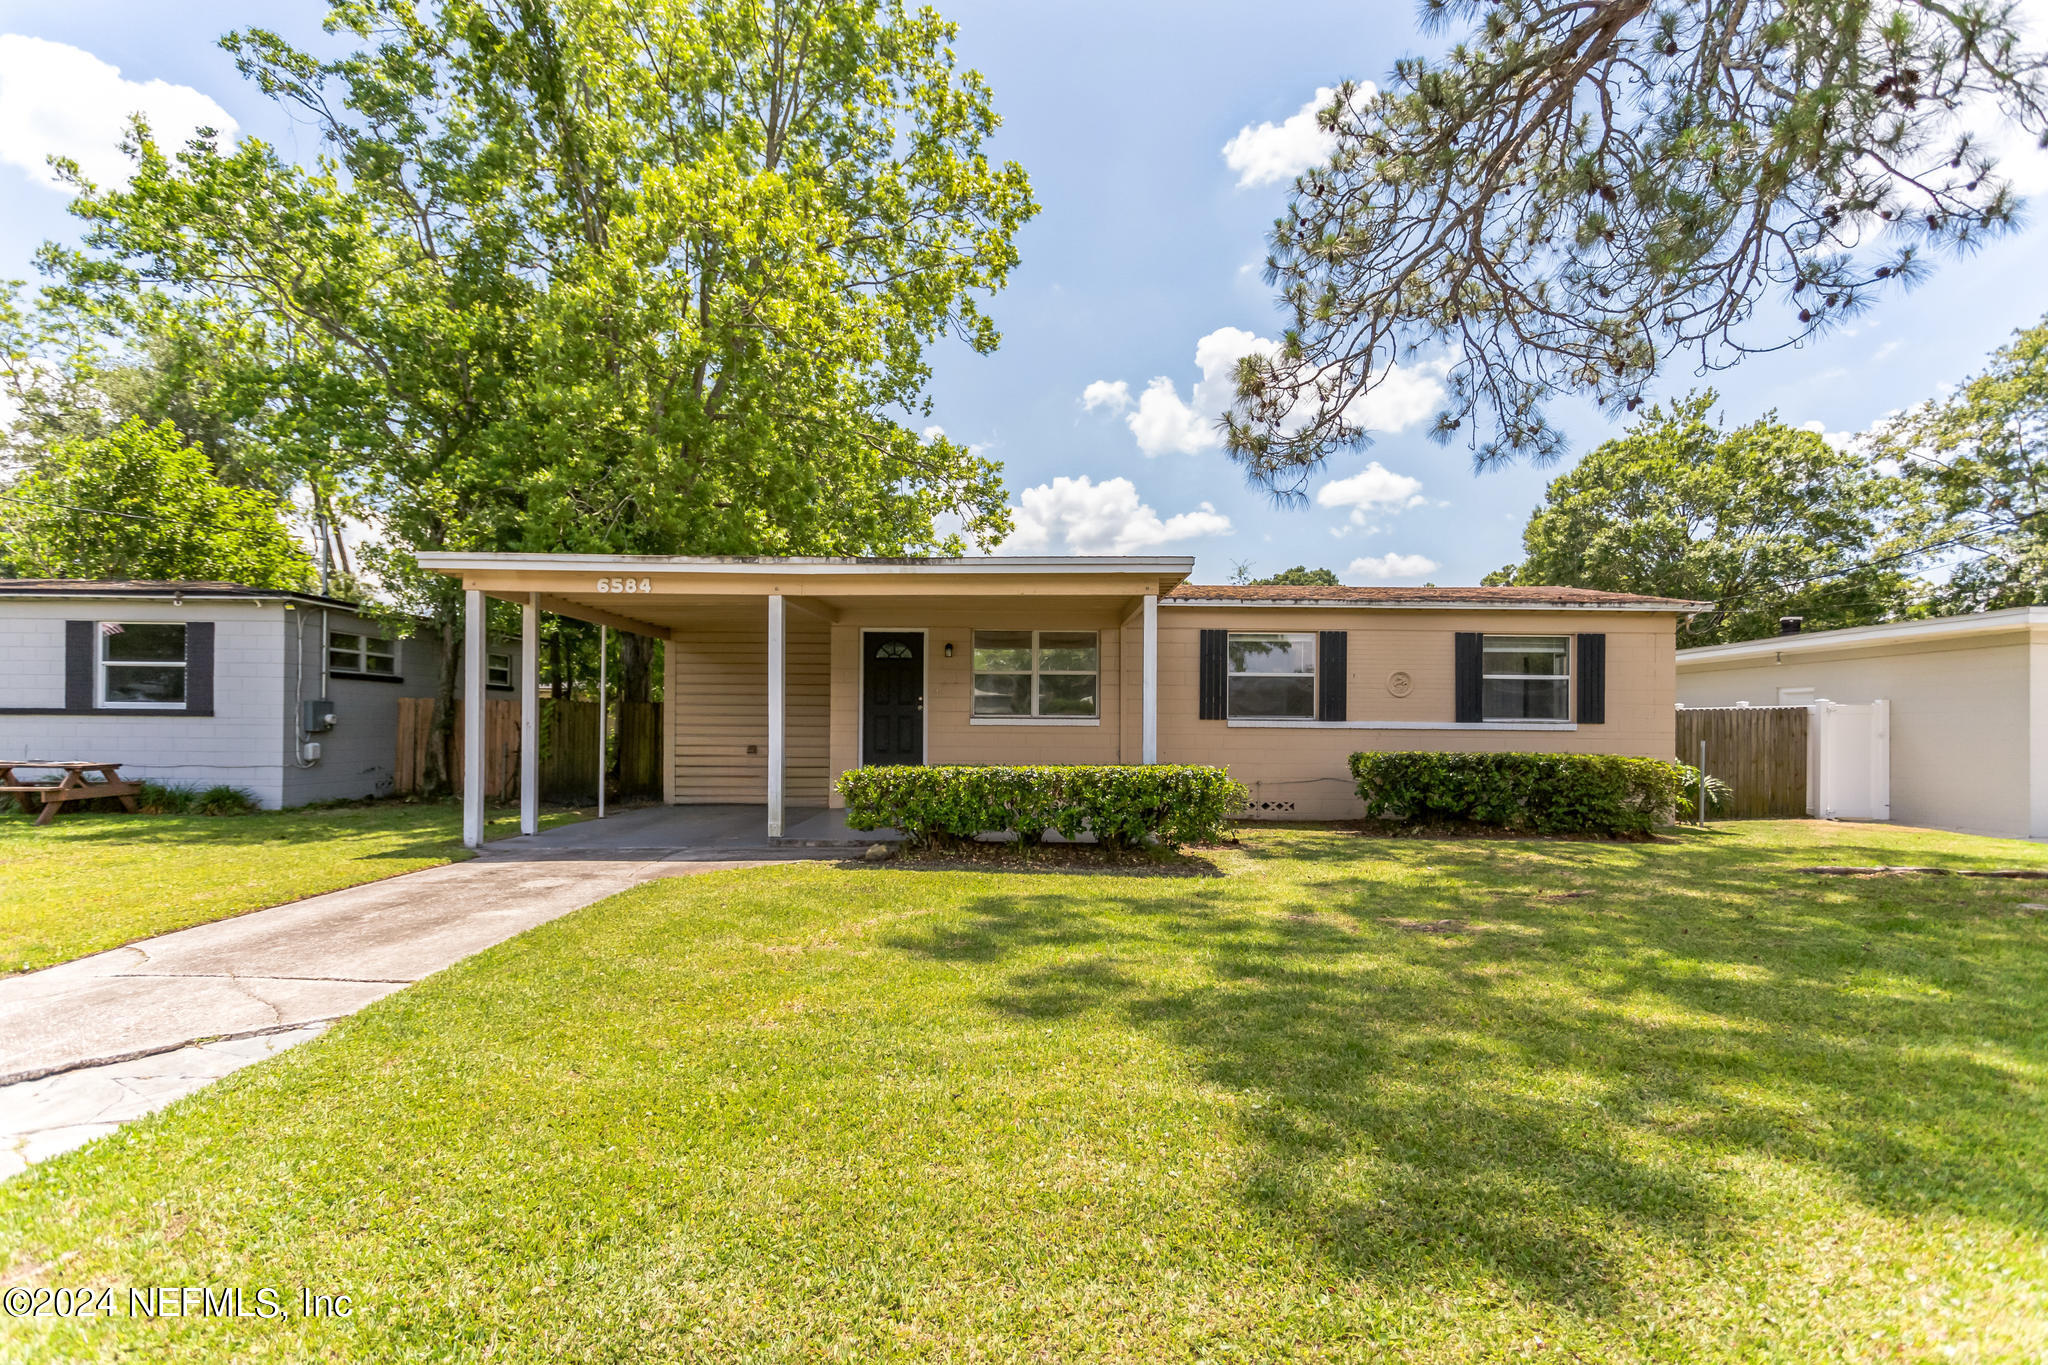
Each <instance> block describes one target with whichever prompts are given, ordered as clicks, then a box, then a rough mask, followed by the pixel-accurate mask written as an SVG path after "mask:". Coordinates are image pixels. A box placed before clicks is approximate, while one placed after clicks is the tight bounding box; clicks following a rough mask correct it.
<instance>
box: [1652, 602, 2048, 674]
mask: <svg viewBox="0 0 2048 1365" xmlns="http://www.w3.org/2000/svg"><path fill="white" fill-rule="evenodd" d="M2036 626H2042V627H2048V607H2006V608H2004V609H2003V610H2000V611H1980V612H1972V613H1970V614H1969V615H1967V616H1930V617H1927V618H1925V619H1923V620H1919V621H1887V622H1885V623H1884V624H1882V625H1876V626H1844V627H1842V628H1841V629H1840V630H1812V631H1800V632H1799V633H1798V634H1796V635H1766V636H1764V637H1763V638H1762V639H1759V640H1738V641H1736V642H1734V643H1733V644H1726V645H1698V646H1696V647H1694V648H1692V649H1681V650H1679V651H1678V666H1679V667H1680V668H1684V667H1685V666H1686V665H1688V664H1693V665H1700V664H1713V663H1740V662H1743V661H1746V660H1749V659H1761V658H1767V657H1771V656H1775V655H1778V654H1824V653H1828V652H1830V651H1833V650H1844V649H1868V648H1871V647H1873V646H1883V645H1888V644H1902V645H1903V644H1920V643H1924V642H1927V641H1931V640H1942V639H1960V638H1963V637H1967V636H1971V635H1997V634H2002V633H2004V632H2007V631H2012V632H2019V631H2025V630H2029V629H2032V628H2033V627H2036Z"/></svg>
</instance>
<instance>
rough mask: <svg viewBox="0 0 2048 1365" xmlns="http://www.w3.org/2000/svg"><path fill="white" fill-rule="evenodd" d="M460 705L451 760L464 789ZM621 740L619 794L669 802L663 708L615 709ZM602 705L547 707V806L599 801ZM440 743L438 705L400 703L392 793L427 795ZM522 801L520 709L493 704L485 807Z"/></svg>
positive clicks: (543, 743) (488, 715)
mask: <svg viewBox="0 0 2048 1365" xmlns="http://www.w3.org/2000/svg"><path fill="white" fill-rule="evenodd" d="M466 709H467V708H466V707H465V706H464V704H463V703H462V702H460V701H458V702H456V703H455V734H454V737H453V744H452V751H451V753H450V754H449V766H448V773H449V778H450V780H451V782H453V783H454V784H455V785H457V786H458V787H459V786H460V785H461V778H460V774H461V769H462V738H463V724H464V720H465V716H464V712H465V710H466ZM613 710H614V712H615V716H614V718H613V719H614V723H615V725H616V727H617V733H616V736H615V737H614V739H613V741H612V747H611V750H610V751H609V752H608V753H607V755H606V759H607V762H608V763H610V764H611V766H612V772H613V774H614V777H613V781H612V792H613V793H614V794H615V795H617V796H620V797H628V796H660V795H661V704H660V703H659V702H630V701H629V702H617V703H615V704H614V706H613ZM597 719H598V710H597V703H596V702H594V701H555V700H552V699H543V700H542V701H541V704H540V794H541V799H542V800H546V801H563V802H587V801H592V800H595V799H596V797H597ZM433 736H434V699H433V698H432V697H401V698H399V701H398V754H397V758H396V762H395V763H394V765H393V773H392V786H393V788H394V789H395V790H396V791H397V792H398V794H399V795H401V796H403V795H409V794H411V793H413V792H417V791H419V790H420V788H421V785H422V783H423V782H424V781H425V777H426V770H427V750H428V746H429V745H430V744H431V743H432V742H433ZM518 793H519V702H518V701H517V700H516V699H514V698H509V697H492V698H489V699H488V700H486V701H485V703H484V799H485V800H487V801H510V800H511V799H512V798H513V797H515V796H517V795H518Z"/></svg>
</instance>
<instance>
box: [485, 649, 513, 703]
mask: <svg viewBox="0 0 2048 1365" xmlns="http://www.w3.org/2000/svg"><path fill="white" fill-rule="evenodd" d="M514 658H515V656H514V655H513V653H512V651H511V650H509V649H508V650H504V651H502V652H501V651H499V650H495V649H490V648H486V649H485V650H484V686H485V687H486V688H492V687H495V688H497V689H498V690H499V691H501V692H503V691H517V690H518V689H519V670H518V669H517V668H516V667H514ZM500 659H503V660H504V661H505V681H503V682H501V683H498V682H492V681H491V674H493V673H495V672H496V671H497V664H498V660H500Z"/></svg>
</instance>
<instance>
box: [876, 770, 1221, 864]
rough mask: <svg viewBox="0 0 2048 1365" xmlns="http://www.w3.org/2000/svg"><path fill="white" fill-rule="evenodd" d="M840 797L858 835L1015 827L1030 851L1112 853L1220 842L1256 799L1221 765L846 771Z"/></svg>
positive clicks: (922, 835) (935, 835)
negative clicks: (1041, 845) (1086, 837)
mask: <svg viewBox="0 0 2048 1365" xmlns="http://www.w3.org/2000/svg"><path fill="white" fill-rule="evenodd" d="M839 794H840V795H841V796H843V797H845V798H846V823H847V825H848V826H850V827H851V828H853V829H881V828H884V827H886V826H894V827H895V828H897V829H900V830H902V831H903V834H904V837H905V838H907V839H909V840H910V841H911V842H912V843H917V844H925V843H930V842H932V841H933V840H935V839H971V838H973V837H974V836H975V835H977V834H992V833H996V832H998V831H1001V830H1014V831H1016V834H1017V837H1018V838H1019V839H1020V840H1021V841H1023V842H1024V843H1027V844H1031V843H1037V842H1038V841H1039V840H1041V839H1043V838H1044V837H1045V835H1046V834H1047V832H1049V831H1050V832H1056V833H1058V834H1059V836H1060V837H1061V838H1063V839H1075V838H1079V837H1080V836H1081V835H1083V834H1092V835H1094V836H1095V838H1096V839H1097V840H1098V841H1099V842H1101V843H1102V844H1105V845H1107V846H1109V847H1111V848H1134V847H1137V846H1138V845H1141V844H1144V843H1147V842H1149V841H1151V840H1154V839H1156V840H1158V841H1159V842H1161V843H1164V844H1169V845H1172V844H1191V843H1203V842H1206V841H1208V840H1212V839H1216V838H1218V837H1220V836H1221V835H1222V833H1223V822H1224V820H1225V819H1226V818H1228V817H1229V816H1230V815H1231V814H1233V813H1234V812H1236V811H1239V810H1242V809H1243V808H1244V803H1245V800H1246V798H1247V795H1248V793H1247V792H1246V791H1245V789H1244V787H1243V785H1242V784H1240V783H1237V782H1233V781H1232V780H1231V778H1230V774H1229V773H1227V772H1225V771H1224V770H1223V769H1221V768H1204V767H1195V766H1173V765H1159V764H1155V765H1152V766H1149V767H1127V766H1114V767H1112V766H1095V767H1079V766H1075V767H1053V766H1032V767H1016V768H968V767H957V768H948V767H936V768H856V769H853V770H851V771H849V772H845V773H842V774H840V777H839Z"/></svg>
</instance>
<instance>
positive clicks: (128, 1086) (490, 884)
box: [0, 826, 790, 1178]
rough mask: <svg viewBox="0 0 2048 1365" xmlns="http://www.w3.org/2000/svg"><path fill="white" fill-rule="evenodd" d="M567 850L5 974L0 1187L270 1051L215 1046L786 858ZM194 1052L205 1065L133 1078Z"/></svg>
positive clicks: (409, 878)
mask: <svg viewBox="0 0 2048 1365" xmlns="http://www.w3.org/2000/svg"><path fill="white" fill-rule="evenodd" d="M569 828H576V827H575V826H571V827H569ZM580 842H581V841H575V843H580ZM575 843H571V845H570V846H569V847H557V846H556V844H555V842H554V841H551V840H549V838H548V836H547V835H545V834H544V835H539V836H536V837H535V838H533V839H530V840H519V841H517V842H516V843H514V842H513V841H509V840H508V841H503V842H501V843H498V844H494V845H492V846H491V847H490V848H489V849H488V850H487V851H486V852H485V853H484V855H483V856H481V857H479V858H476V859H474V860H472V861H470V862H464V863H454V864H450V865H448V866H446V867H436V868H429V869H427V870H425V871H422V872H412V873H408V874H406V875H404V876H400V877H392V878H390V879H388V880H385V881H381V882H372V883H370V884H368V885H366V886H355V887H349V888H347V889H346V890H342V891H331V892H328V893H327V894H325V895H321V896H313V897H310V898H308V899H306V900H302V901H295V902H293V903H291V904H289V905H280V906H275V907H273V908H271V909H268V910H256V911H251V912H250V913H248V914H246V915H238V916H236V917H234V918H232V919H224V920H216V921H214V922H213V923H211V924H200V925H195V926H193V927H192V928H190V929H181V930H178V931H177V932H176V933H171V934H164V935H162V936H160V937H158V938H152V939H144V940H142V941H141V942H139V943H132V944H129V945H127V946H126V947H122V948H115V949H113V950H111V951H109V952H104V953H98V954H95V955H94V956H92V957H87V958H81V959H79V960H78V961H75V962H66V963H62V964H60V965H58V966H55V967H49V968H46V969H44V970H42V971H39V972H30V973H27V974H24V975H21V976H16V977H9V978H5V979H0V1178H4V1177H5V1176H6V1175H9V1174H11V1173H12V1171H13V1170H14V1169H18V1168H19V1167H20V1166H21V1165H23V1164H26V1162H27V1161H28V1160H34V1159H39V1158H40V1157H42V1156H47V1155H51V1154H52V1151H50V1150H46V1149H47V1148H50V1147H51V1146H52V1140H51V1136H50V1135H51V1133H52V1130H53V1129H57V1128H64V1129H73V1128H81V1126H82V1127H83V1128H92V1131H82V1128H81V1135H79V1136H78V1137H77V1141H78V1142H83V1141H86V1140H88V1139H89V1138H91V1137H94V1136H97V1135H98V1133H99V1132H100V1131H105V1129H104V1128H103V1127H96V1126H95V1125H96V1124H98V1123H101V1122H108V1123H112V1122H120V1121H123V1120H125V1119H127V1118H134V1117H138V1116H139V1113H141V1112H148V1110H150V1109H156V1108H161V1107H162V1106H163V1105H165V1104H168V1103H170V1102H171V1100H173V1099H176V1098H178V1097H179V1096H180V1095H183V1094H187V1093H189V1092H190V1091H191V1090H194V1089H197V1088H198V1087H199V1086H201V1085H204V1084H206V1083H207V1082H208V1081H210V1080H213V1079H216V1078H217V1077H218V1076H219V1075H223V1074H225V1071H224V1070H222V1069H221V1062H222V1060H223V1059H231V1058H239V1060H237V1061H235V1062H234V1064H235V1065H243V1064H246V1063H247V1062H249V1061H255V1060H258V1059H260V1058H261V1057H262V1056H264V1055H267V1050H266V1048H264V1047H260V1046H257V1047H248V1048H243V1049H239V1050H236V1049H227V1050H221V1049H219V1048H218V1047H217V1045H218V1044H219V1043H220V1042H221V1041H223V1040H228V1041H232V1040H238V1039H253V1038H261V1037H265V1036H270V1035H284V1034H295V1035H297V1036H296V1037H295V1038H294V1039H293V1041H298V1040H299V1039H302V1038H305V1037H310V1036H312V1035H311V1033H308V1032H303V1030H307V1029H308V1028H310V1027H313V1026H318V1025H323V1024H325V1023H326V1022H328V1021H330V1020H333V1019H336V1018H339V1017H341V1016H342V1015H346V1014H351V1013H354V1012H355V1011H356V1010H359V1009H361V1008H362V1007H363V1006H365V1005H367V1004H369V1003H370V1002H371V1001H373V1000H377V999H381V998H382V997H384V996H386V995H389V994H391V993H392V992H393V991H396V990H398V989H400V988H401V987H403V986H406V985H409V984H410V983H412V982H414V981H417V980H419V979H420V978H421V977H424V976H427V975H429V974H430V973H433V972H437V971H439V970H441V969H442V968H443V967H446V966H449V965H450V964H452V963H455V962H459V961H461V960H462V959H463V958H465V957H468V956H469V955H470V954H472V953H476V952H480V951H482V950H483V949H485V948H488V947H490V946H491V945H492V944H495V943H500V942H502V941H504V940H505V939H508V938H510V937H512V936H513V935H514V934H518V933H522V932H524V931H525V930H527V929H531V928H533V927H534V926H535V925H539V924H545V923H546V922H547V921H549V920H551V919H555V918H557V917H559V916H561V915H565V914H568V913H569V912H570V911H572V910H579V909H581V908H582V907H584V906H586V905H590V904H592V903H593V902H596V901H599V900H602V899H604V898H605V897H606V896H610V895H613V894H615V893H617V892H619V891H623V890H625V889H626V888H628V887H631V886H635V885H637V884H639V883H640V882H643V881H647V880H649V879H651V878H656V877H670V876H687V875H690V874H692V873H697V872H707V871H713V870H717V869H722V868H735V867H758V866H762V865H763V864H766V863H772V862H782V861H789V860H790V855H788V854H786V853H785V854H777V853H771V852H767V851H765V850H763V851H760V852H759V853H758V855H756V856H748V851H747V850H742V849H738V848H733V847H722V848H718V849H715V850H710V849H707V850H703V851H701V852H699V851H695V850H683V851H679V852H671V853H665V854H659V855H653V856H650V855H645V854H643V855H641V856H640V857H638V858H635V857H633V856H632V855H631V853H629V852H628V851H627V850H624V849H619V850H616V851H613V852H611V853H610V856H608V857H602V856H593V855H594V854H596V853H597V852H598V851H597V850H594V849H586V848H582V847H577V846H575ZM202 1041H204V1042H205V1043H206V1044H207V1045H208V1046H210V1047H214V1048H215V1054H214V1055H210V1056H208V1057H207V1058H205V1059H202V1060H200V1061H192V1060H191V1059H189V1058H188V1059H187V1061H186V1062H183V1063H175V1064H173V1063H166V1064H164V1065H162V1066H158V1067H154V1068H141V1069H140V1070H137V1069H136V1068H135V1067H134V1066H133V1063H134V1062H135V1061H136V1060H137V1059H142V1058H150V1057H161V1056H164V1055H166V1054H172V1053H177V1052H180V1051H181V1050H185V1049H188V1048H189V1047H190V1046H191V1045H193V1044H197V1043H201V1042H202ZM280 1041H282V1039H280ZM114 1067H125V1068H127V1069H126V1070H121V1071H114V1070H109V1068H114ZM226 1069H227V1070H232V1069H233V1067H232V1066H228V1067H227V1068H226ZM130 1070H137V1074H136V1075H134V1076H130V1075H128V1071H130ZM95 1073H104V1074H95ZM180 1078H184V1080H188V1081H189V1083H183V1082H181V1079H180ZM145 1080H146V1081H147V1084H146V1085H142V1084H138V1082H141V1081H145ZM110 1084H113V1085H115V1088H114V1089H109V1088H108V1087H109V1086H110ZM144 1092H146V1096H144ZM124 1096H125V1097H127V1098H126V1099H123V1102H122V1104H121V1105H119V1106H116V1108H115V1109H109V1108H107V1107H106V1106H105V1105H99V1106H98V1107H95V1105H96V1099H95V1097H107V1098H109V1102H110V1103H111V1101H112V1100H113V1099H120V1098H122V1097H124ZM136 1097H146V1098H147V1099H148V1100H149V1101H150V1102H149V1103H148V1104H147V1105H146V1107H143V1108H141V1109H140V1110H139V1111H138V1110H137V1108H136V1105H135V1104H134V1103H131V1102H128V1101H129V1100H131V1099H133V1098H136ZM116 1111H118V1114H119V1117H116V1118H105V1119H94V1118H93V1117H92V1115H106V1114H111V1113H115V1112H116ZM35 1134H42V1135H44V1136H43V1137H33V1138H32V1136H31V1135H35ZM69 1145H76V1143H75V1142H74V1143H71V1144H69ZM57 1150H61V1147H58V1148H57ZM31 1153H32V1154H31ZM10 1156H11V1157H12V1159H10Z"/></svg>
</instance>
